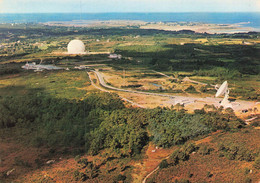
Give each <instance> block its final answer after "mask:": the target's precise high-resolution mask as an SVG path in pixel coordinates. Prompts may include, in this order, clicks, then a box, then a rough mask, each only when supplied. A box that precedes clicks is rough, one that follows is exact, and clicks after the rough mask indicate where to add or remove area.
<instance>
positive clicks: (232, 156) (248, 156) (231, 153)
mask: <svg viewBox="0 0 260 183" xmlns="http://www.w3.org/2000/svg"><path fill="white" fill-rule="evenodd" d="M219 151H223V152H224V156H225V157H226V158H228V159H229V160H240V161H243V160H245V161H253V160H254V156H253V154H252V152H250V151H249V150H248V149H246V148H245V147H243V145H237V144H232V143H230V144H223V143H222V144H219Z"/></svg>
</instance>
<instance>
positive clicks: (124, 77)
mask: <svg viewBox="0 0 260 183" xmlns="http://www.w3.org/2000/svg"><path fill="white" fill-rule="evenodd" d="M123 77H124V86H125V69H123Z"/></svg>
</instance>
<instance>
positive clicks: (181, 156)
mask: <svg viewBox="0 0 260 183" xmlns="http://www.w3.org/2000/svg"><path fill="white" fill-rule="evenodd" d="M197 149H198V148H197V147H196V146H195V145H194V144H193V143H189V144H185V145H184V146H183V147H182V148H181V149H179V150H175V151H174V152H173V153H172V154H171V155H170V157H169V159H168V163H169V165H171V166H174V165H177V164H178V163H179V161H187V160H189V157H190V154H191V153H192V152H194V151H196V150H197Z"/></svg>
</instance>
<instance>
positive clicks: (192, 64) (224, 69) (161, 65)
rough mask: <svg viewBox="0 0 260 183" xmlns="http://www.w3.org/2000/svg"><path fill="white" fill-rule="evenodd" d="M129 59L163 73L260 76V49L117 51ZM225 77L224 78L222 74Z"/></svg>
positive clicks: (156, 47) (168, 47)
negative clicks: (138, 59) (138, 61)
mask: <svg viewBox="0 0 260 183" xmlns="http://www.w3.org/2000/svg"><path fill="white" fill-rule="evenodd" d="M116 52H117V53H120V54H122V55H124V56H127V57H134V58H140V59H142V60H150V61H149V62H147V61H146V62H143V63H144V64H149V65H150V66H151V67H152V68H153V69H156V70H162V71H189V72H192V71H194V74H196V75H208V76H216V77H219V75H221V77H223V78H224V79H230V78H232V79H239V78H241V76H242V75H243V74H249V75H257V74H259V70H260V66H259V59H258V58H259V56H260V55H259V53H260V51H259V48H258V47H256V46H244V45H217V46H216V45H211V46H208V45H200V44H185V45H152V46H125V47H119V48H117V50H116ZM220 73H221V74H220Z"/></svg>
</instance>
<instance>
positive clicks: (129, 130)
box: [0, 93, 242, 157]
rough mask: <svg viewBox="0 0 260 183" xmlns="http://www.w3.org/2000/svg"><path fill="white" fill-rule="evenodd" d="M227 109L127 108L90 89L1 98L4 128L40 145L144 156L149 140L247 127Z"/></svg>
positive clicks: (164, 141)
mask: <svg viewBox="0 0 260 183" xmlns="http://www.w3.org/2000/svg"><path fill="white" fill-rule="evenodd" d="M207 109H208V108H207ZM222 112H223V111H222V109H221V108H220V109H213V110H210V111H209V112H206V110H204V109H203V110H197V111H195V114H187V113H185V112H184V111H180V112H177V111H174V110H173V109H169V108H163V109H162V108H156V109H136V108H125V107H124V105H123V103H122V101H121V100H120V99H119V98H118V97H117V96H116V95H111V94H108V93H90V94H88V95H87V96H86V98H85V99H84V100H82V101H77V100H67V99H57V98H51V97H50V96H48V95H46V94H43V93H42V94H41V93H37V94H35V93H32V94H30V95H25V96H13V97H4V96H2V97H1V99H0V128H1V129H2V130H4V129H6V128H9V129H10V128H14V129H18V131H19V132H20V134H22V135H23V136H24V134H27V136H28V137H27V139H28V141H30V142H31V143H32V144H33V145H35V146H42V145H44V146H49V147H52V148H57V147H61V146H62V147H64V146H65V147H75V148H79V149H82V150H84V151H85V152H88V153H91V154H97V153H99V151H100V150H102V149H108V150H110V151H111V152H112V153H114V154H115V155H116V156H119V157H125V156H135V155H136V154H140V153H141V151H142V149H143V147H144V146H145V145H146V144H147V143H148V142H149V140H153V141H154V142H155V143H156V144H157V145H159V146H163V147H170V146H172V145H175V144H180V143H184V142H186V141H187V140H188V139H191V138H194V137H196V136H199V135H203V134H206V133H209V132H210V131H214V130H217V129H225V130H229V129H234V128H240V127H242V122H241V121H240V120H239V119H238V118H237V117H236V116H235V115H234V113H233V112H232V110H227V111H224V113H222ZM148 132H149V133H148Z"/></svg>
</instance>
